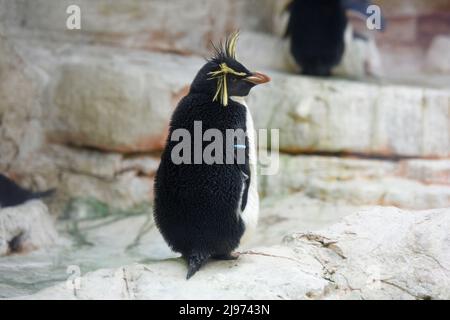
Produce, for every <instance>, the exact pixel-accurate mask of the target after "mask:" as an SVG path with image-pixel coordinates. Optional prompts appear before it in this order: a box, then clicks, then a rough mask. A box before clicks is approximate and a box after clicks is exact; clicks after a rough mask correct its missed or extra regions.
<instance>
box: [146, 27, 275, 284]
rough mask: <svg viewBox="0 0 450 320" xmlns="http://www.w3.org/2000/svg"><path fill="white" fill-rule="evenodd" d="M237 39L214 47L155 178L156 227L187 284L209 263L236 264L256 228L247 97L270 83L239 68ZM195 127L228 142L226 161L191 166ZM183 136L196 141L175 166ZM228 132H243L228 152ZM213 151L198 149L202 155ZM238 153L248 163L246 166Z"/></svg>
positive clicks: (175, 119)
mask: <svg viewBox="0 0 450 320" xmlns="http://www.w3.org/2000/svg"><path fill="white" fill-rule="evenodd" d="M237 37H238V34H237V33H235V34H234V35H232V36H231V37H230V38H228V40H227V41H226V42H225V46H224V47H223V46H222V45H220V46H219V47H216V55H215V56H214V57H213V58H212V59H210V60H209V61H208V62H207V63H206V64H205V65H204V66H203V67H202V68H201V69H200V71H199V72H198V74H197V76H196V77H195V79H194V81H193V82H192V84H191V88H190V92H189V94H188V95H187V96H185V97H184V98H183V99H182V100H181V101H180V103H179V104H178V106H177V108H176V110H175V112H174V114H173V116H172V119H171V123H170V129H169V138H168V141H167V144H166V147H165V150H164V152H163V154H162V159H161V163H160V166H159V168H158V170H157V174H156V179H155V206H154V217H155V221H156V224H157V226H158V228H159V230H160V232H161V233H162V235H163V237H164V239H165V240H166V242H167V243H168V244H169V246H170V247H171V248H172V249H173V250H174V251H176V252H179V253H181V254H182V256H183V257H184V259H185V260H186V261H187V263H188V273H187V279H189V278H190V277H192V276H193V275H194V274H195V273H196V272H197V271H198V270H199V269H200V268H201V266H202V265H203V264H204V263H205V262H206V261H207V260H208V259H209V258H214V259H224V260H228V259H236V258H237V257H236V255H234V254H233V253H232V252H233V250H235V249H236V248H237V247H238V246H239V244H240V241H241V238H242V237H243V235H244V232H245V233H246V234H247V231H249V229H251V228H253V227H254V226H255V224H256V220H257V214H258V199H257V197H258V195H257V190H256V172H255V165H254V162H253V161H252V160H255V159H254V157H255V155H256V150H255V145H254V140H253V122H252V118H251V114H250V112H249V109H248V107H247V105H246V104H245V101H244V97H246V96H247V95H248V94H249V92H250V90H251V89H252V88H253V87H254V86H256V85H258V84H262V83H266V82H268V81H270V78H269V77H268V76H266V75H264V74H262V73H258V72H251V71H249V70H248V69H247V68H246V67H244V66H243V65H242V64H241V63H239V62H238V61H237V60H236V58H235V50H236V41H237ZM196 121H197V124H198V122H199V121H201V125H202V132H203V133H205V132H206V131H207V130H208V129H215V130H218V132H220V133H221V135H222V136H223V142H224V144H223V146H221V148H220V149H219V150H222V155H220V153H221V152H220V151H217V154H216V152H214V155H215V156H218V158H219V159H221V160H222V162H223V164H220V161H216V162H215V163H212V164H207V163H205V161H203V162H202V163H201V164H194V160H195V156H194V152H195V144H194V141H193V140H194V130H195V129H194V127H195V124H194V122H196ZM179 129H184V130H185V132H188V133H189V134H190V137H191V139H192V141H190V142H188V143H189V145H190V146H191V152H189V151H185V150H184V151H183V152H182V155H183V157H187V159H188V160H187V161H184V163H182V164H176V163H175V162H174V161H173V158H172V152H173V151H174V150H176V149H175V148H176V145H177V144H178V143H179V142H178V141H172V140H173V139H171V137H172V134H173V133H174V132H176V131H179ZM227 129H234V130H238V129H241V132H244V135H243V136H242V135H241V136H239V135H238V136H237V137H236V138H233V139H232V144H231V147H230V146H229V145H227V144H226V143H225V142H226V141H225V140H226V138H225V137H226V130H227ZM245 133H247V135H245ZM210 143H211V142H202V143H201V145H200V147H201V148H200V154H201V153H202V151H205V150H206V149H205V148H206V147H207V146H208V145H209V144H210ZM239 150H240V151H241V152H242V153H241V155H242V154H243V155H244V156H243V157H242V158H241V159H242V161H239V155H238V153H239ZM184 152H187V153H188V154H184ZM197 152H198V151H197ZM230 152H231V153H230ZM180 154H181V153H180ZM227 156H228V157H229V159H231V160H232V161H231V162H230V161H227V159H226V158H227ZM177 163H178V162H177Z"/></svg>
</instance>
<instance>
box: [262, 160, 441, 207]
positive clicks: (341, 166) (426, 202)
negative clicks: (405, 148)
mask: <svg viewBox="0 0 450 320" xmlns="http://www.w3.org/2000/svg"><path fill="white" fill-rule="evenodd" d="M448 165H449V164H448V161H447V160H421V159H417V160H404V161H400V162H394V161H384V160H373V159H372V160H370V159H366V160H364V159H351V158H338V157H320V156H286V155H280V169H279V172H278V173H277V174H276V175H270V176H261V177H260V191H261V192H262V193H263V195H270V196H275V195H278V196H282V195H286V194H291V193H295V192H300V191H301V192H304V193H305V194H306V195H308V196H309V197H311V198H315V199H320V200H322V201H330V202H331V203H334V202H336V201H344V202H346V203H348V204H352V205H358V206H359V205H393V206H398V207H401V208H409V209H431V208H442V207H449V206H450V185H449V182H450V180H449V175H448Z"/></svg>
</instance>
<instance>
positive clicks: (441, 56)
mask: <svg viewBox="0 0 450 320" xmlns="http://www.w3.org/2000/svg"><path fill="white" fill-rule="evenodd" d="M449 50H450V37H449V36H444V35H441V36H437V37H435V38H434V39H433V42H432V44H431V47H430V49H429V51H428V55H427V62H426V64H427V68H428V69H429V70H430V71H434V72H439V73H447V74H450V56H449V55H448V54H445V53H444V52H449Z"/></svg>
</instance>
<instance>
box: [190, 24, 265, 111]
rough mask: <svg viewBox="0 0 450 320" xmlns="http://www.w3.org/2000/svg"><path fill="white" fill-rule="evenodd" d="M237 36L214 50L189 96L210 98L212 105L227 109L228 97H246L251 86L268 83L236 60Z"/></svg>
mask: <svg viewBox="0 0 450 320" xmlns="http://www.w3.org/2000/svg"><path fill="white" fill-rule="evenodd" d="M238 36H239V34H238V33H237V32H236V33H234V34H233V35H231V36H230V37H229V38H228V39H227V40H226V41H225V44H224V45H222V44H220V45H219V46H214V49H215V55H214V57H213V58H211V59H209V60H208V62H207V63H206V64H205V65H204V66H203V67H202V68H201V69H200V71H199V72H198V74H197V76H196V77H195V79H194V81H193V82H192V85H191V92H193V93H202V94H207V95H210V96H211V100H212V101H220V103H221V104H222V105H223V106H227V105H228V99H229V97H245V96H247V95H248V94H249V92H250V90H251V89H252V88H253V87H254V86H256V85H258V84H262V83H266V82H269V81H270V78H269V77H268V76H266V75H265V74H262V73H260V72H251V71H249V70H248V69H247V68H246V67H245V66H243V65H242V64H241V63H240V62H239V61H237V60H236V43H237V39H238Z"/></svg>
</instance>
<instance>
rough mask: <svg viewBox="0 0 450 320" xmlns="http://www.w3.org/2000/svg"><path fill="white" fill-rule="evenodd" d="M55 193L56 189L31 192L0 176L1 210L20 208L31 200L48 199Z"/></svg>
mask: <svg viewBox="0 0 450 320" xmlns="http://www.w3.org/2000/svg"><path fill="white" fill-rule="evenodd" d="M54 192H55V190H54V189H52V190H47V191H43V192H31V191H29V190H26V189H24V188H22V187H20V186H19V185H17V184H16V183H15V182H14V181H12V180H11V179H9V178H7V177H6V176H4V175H3V174H0V208H7V207H14V206H18V205H21V204H23V203H25V202H27V201H29V200H33V199H40V198H44V197H48V196H50V195H52V194H53V193H54Z"/></svg>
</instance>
